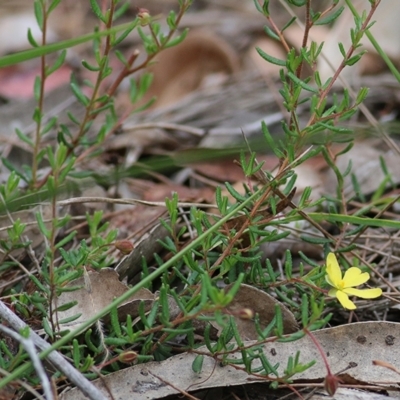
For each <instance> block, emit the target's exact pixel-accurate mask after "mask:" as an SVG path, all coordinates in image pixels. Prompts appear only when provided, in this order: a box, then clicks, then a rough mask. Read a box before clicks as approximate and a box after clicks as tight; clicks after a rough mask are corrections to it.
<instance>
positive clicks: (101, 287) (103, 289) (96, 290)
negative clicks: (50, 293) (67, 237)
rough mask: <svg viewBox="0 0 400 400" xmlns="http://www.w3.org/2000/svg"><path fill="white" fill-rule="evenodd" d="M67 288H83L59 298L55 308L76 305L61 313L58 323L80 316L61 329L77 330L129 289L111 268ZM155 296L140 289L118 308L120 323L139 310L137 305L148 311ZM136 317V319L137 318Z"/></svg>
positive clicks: (92, 274)
mask: <svg viewBox="0 0 400 400" xmlns="http://www.w3.org/2000/svg"><path fill="white" fill-rule="evenodd" d="M88 279H89V281H88ZM68 286H71V287H75V286H82V288H81V289H78V290H74V291H72V292H63V293H61V295H60V296H59V297H58V298H57V300H56V302H55V304H54V306H55V308H58V307H61V306H62V305H64V304H67V303H70V302H72V301H77V304H76V305H75V306H74V307H72V308H70V309H68V310H66V311H58V313H57V314H58V320H62V319H65V318H69V317H72V316H74V315H77V314H81V316H80V317H79V318H78V319H76V320H75V321H72V322H69V323H66V324H60V327H61V328H62V329H66V328H67V329H75V328H78V326H80V324H82V323H84V322H85V321H87V320H88V319H90V318H91V317H93V315H95V314H97V313H98V312H99V311H100V310H101V309H103V308H104V307H106V306H108V305H109V304H110V303H111V302H112V301H113V300H114V299H115V298H116V297H119V296H121V295H122V294H124V293H125V292H126V291H127V290H128V287H127V286H126V285H125V284H123V283H122V282H120V280H119V276H118V273H117V272H116V271H115V270H113V269H111V268H103V269H101V270H100V271H99V272H97V271H89V272H88V273H87V277H86V278H85V277H81V278H79V279H75V280H74V281H72V282H70V283H69V285H68ZM153 299H154V295H153V294H152V293H151V292H150V291H149V290H147V289H144V288H142V289H140V290H138V291H137V292H136V293H135V294H134V295H132V296H131V297H130V298H129V299H128V300H127V301H126V302H125V303H123V304H121V305H120V307H119V308H121V310H119V308H118V314H119V316H120V318H121V320H124V319H125V318H126V314H127V312H131V311H132V312H133V311H135V310H137V309H138V303H139V302H142V301H143V302H144V303H145V310H148V309H149V308H150V307H151V304H152V303H153ZM136 316H137V314H136V315H133V317H136Z"/></svg>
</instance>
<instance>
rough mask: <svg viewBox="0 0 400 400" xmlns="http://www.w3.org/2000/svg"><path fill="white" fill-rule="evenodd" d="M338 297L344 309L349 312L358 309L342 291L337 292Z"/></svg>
mask: <svg viewBox="0 0 400 400" xmlns="http://www.w3.org/2000/svg"><path fill="white" fill-rule="evenodd" d="M336 297H337V299H338V300H339V301H340V304H341V305H342V306H343V307H344V308H347V309H348V310H355V309H356V308H357V307H356V305H355V304H354V303H353V302H352V301H351V300H350V299H349V296H347V294H346V293H344V292H342V291H341V290H338V291H337V292H336Z"/></svg>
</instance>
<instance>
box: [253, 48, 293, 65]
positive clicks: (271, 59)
mask: <svg viewBox="0 0 400 400" xmlns="http://www.w3.org/2000/svg"><path fill="white" fill-rule="evenodd" d="M256 50H257V53H258V54H259V55H260V56H261V57H262V58H263V59H264V60H266V61H268V62H269V63H271V64H275V65H278V66H280V67H286V61H285V60H280V59H279V58H275V57H272V56H270V55H269V54H267V53H266V52H265V51H263V50H261V49H260V48H259V47H256Z"/></svg>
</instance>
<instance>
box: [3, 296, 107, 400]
mask: <svg viewBox="0 0 400 400" xmlns="http://www.w3.org/2000/svg"><path fill="white" fill-rule="evenodd" d="M0 318H2V319H3V320H4V321H6V322H7V323H8V324H9V325H10V326H11V327H12V328H13V329H15V330H16V331H19V330H21V329H24V328H26V327H27V326H28V325H27V324H26V323H25V322H23V321H22V320H21V319H20V318H18V317H17V316H16V315H15V314H14V313H13V312H12V311H11V310H10V309H9V308H8V307H7V306H6V305H5V304H4V303H3V302H2V301H0ZM30 338H31V339H32V341H33V343H34V344H35V346H36V347H37V348H38V349H40V350H45V349H48V348H49V347H50V344H49V343H47V342H46V341H45V340H44V339H42V338H41V337H40V336H39V335H38V334H36V333H35V332H33V331H32V330H30ZM39 357H40V355H39ZM47 358H48V359H49V361H51V363H52V364H53V365H54V366H56V367H57V368H58V369H59V370H60V371H61V372H62V373H63V374H64V375H65V376H66V377H67V378H68V379H69V380H70V381H71V382H72V383H73V384H74V385H76V386H77V387H78V388H79V389H80V390H81V391H82V392H83V393H84V394H85V395H86V396H88V397H89V398H90V399H92V400H107V398H106V397H105V396H104V394H103V393H102V392H101V391H100V390H99V389H98V388H96V387H95V386H94V385H93V384H92V383H91V382H90V381H89V380H88V379H86V378H85V377H84V376H83V375H82V374H81V373H80V372H79V371H78V370H76V369H75V368H74V367H73V366H72V365H71V364H69V363H68V362H67V361H66V360H65V359H64V357H63V356H62V355H61V354H59V353H57V352H55V351H53V352H52V353H50V354H49V355H48V357H47ZM11 377H12V375H10V376H9V377H6V378H4V379H3V384H4V385H6V384H7V383H9V382H11V380H12V378H11Z"/></svg>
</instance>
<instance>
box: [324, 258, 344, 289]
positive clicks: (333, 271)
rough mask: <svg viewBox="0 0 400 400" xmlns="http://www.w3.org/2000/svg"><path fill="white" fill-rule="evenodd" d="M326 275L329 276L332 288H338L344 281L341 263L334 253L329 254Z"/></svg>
mask: <svg viewBox="0 0 400 400" xmlns="http://www.w3.org/2000/svg"><path fill="white" fill-rule="evenodd" d="M326 273H327V274H328V277H329V280H330V282H331V283H330V284H331V285H332V286H337V285H338V284H339V282H340V281H341V280H342V271H341V270H340V267H339V263H338V261H337V259H336V256H335V254H333V253H329V254H328V257H327V258H326Z"/></svg>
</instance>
